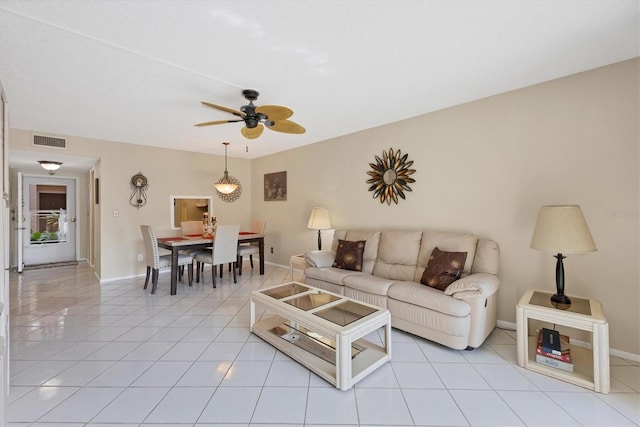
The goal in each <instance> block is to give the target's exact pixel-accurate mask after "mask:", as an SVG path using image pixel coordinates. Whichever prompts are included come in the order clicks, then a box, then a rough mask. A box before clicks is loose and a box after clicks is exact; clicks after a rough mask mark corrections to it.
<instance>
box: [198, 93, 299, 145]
mask: <svg viewBox="0 0 640 427" xmlns="http://www.w3.org/2000/svg"><path fill="white" fill-rule="evenodd" d="M242 95H244V97H245V99H247V100H248V101H249V104H247V105H243V106H242V107H240V110H234V109H233V108H229V107H224V106H222V105H216V104H212V103H210V102H204V101H202V105H204V106H207V107H211V108H215V109H216V110H220V111H224V112H226V113H231V114H233V115H234V116H237V117H239V118H238V119H234V120H214V121H212V122H204V123H198V124H195V125H194V126H211V125H221V124H224V123H236V122H244V124H245V126H244V127H243V128H242V129H241V130H240V132H241V133H242V135H243V136H244V137H245V138H249V139H255V138H257V137H259V136H260V135H262V131H264V127H265V126H266V127H267V128H269V129H271V130H274V131H276V132H284V133H305V128H303V127H302V126H300V125H299V124H297V123H296V122H293V121H291V120H288V118H289V117H291V116H292V115H293V111H292V110H291V109H290V108H287V107H284V106H282V105H262V106H259V107H256V106H255V105H253V101H255V100H257V99H258V95H260V93H259V92H258V91H257V90H253V89H245V90H243V91H242Z"/></svg>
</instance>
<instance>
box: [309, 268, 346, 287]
mask: <svg viewBox="0 0 640 427" xmlns="http://www.w3.org/2000/svg"><path fill="white" fill-rule="evenodd" d="M352 274H359V273H358V272H357V271H351V270H342V269H340V268H333V267H329V268H327V267H324V268H319V267H308V268H306V269H305V270H304V275H305V276H306V277H311V278H312V279H317V280H324V281H325V282H329V283H333V284H336V285H341V286H342V285H344V283H343V280H344V278H345V277H347V276H350V275H352Z"/></svg>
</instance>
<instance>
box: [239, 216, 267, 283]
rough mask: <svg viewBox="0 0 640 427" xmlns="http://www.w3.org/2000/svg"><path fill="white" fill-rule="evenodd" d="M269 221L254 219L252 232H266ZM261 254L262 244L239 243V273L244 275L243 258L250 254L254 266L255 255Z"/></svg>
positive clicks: (250, 261)
mask: <svg viewBox="0 0 640 427" xmlns="http://www.w3.org/2000/svg"><path fill="white" fill-rule="evenodd" d="M266 226H267V221H252V222H251V232H252V233H257V234H264V230H265V228H266ZM259 254H260V246H259V244H258V243H257V242H251V243H245V244H240V245H238V274H239V275H241V276H242V258H243V257H246V256H247V255H248V256H249V263H250V264H251V268H253V256H254V255H259Z"/></svg>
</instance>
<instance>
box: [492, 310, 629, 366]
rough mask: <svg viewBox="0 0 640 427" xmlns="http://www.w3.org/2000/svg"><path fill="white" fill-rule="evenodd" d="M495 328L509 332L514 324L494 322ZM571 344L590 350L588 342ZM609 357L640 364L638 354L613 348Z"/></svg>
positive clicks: (512, 329) (610, 349)
mask: <svg viewBox="0 0 640 427" xmlns="http://www.w3.org/2000/svg"><path fill="white" fill-rule="evenodd" d="M496 326H497V327H498V328H500V329H506V330H509V331H515V330H516V324H515V323H514V322H507V321H505V320H498V321H497V322H496ZM571 343H572V344H575V345H577V346H578V347H584V348H591V343H589V342H585V341H578V340H571ZM609 355H611V356H616V357H620V358H622V359H627V360H631V361H633V362H639V363H640V354H633V353H628V352H626V351H622V350H618V349H615V348H609Z"/></svg>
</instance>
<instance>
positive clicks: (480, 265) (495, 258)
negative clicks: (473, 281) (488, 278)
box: [471, 239, 500, 275]
mask: <svg viewBox="0 0 640 427" xmlns="http://www.w3.org/2000/svg"><path fill="white" fill-rule="evenodd" d="M499 268H500V246H499V245H498V242H495V241H493V240H488V239H479V240H478V245H477V249H476V257H475V259H474V260H473V267H471V272H472V273H489V274H496V275H497V274H498V269H499Z"/></svg>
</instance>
